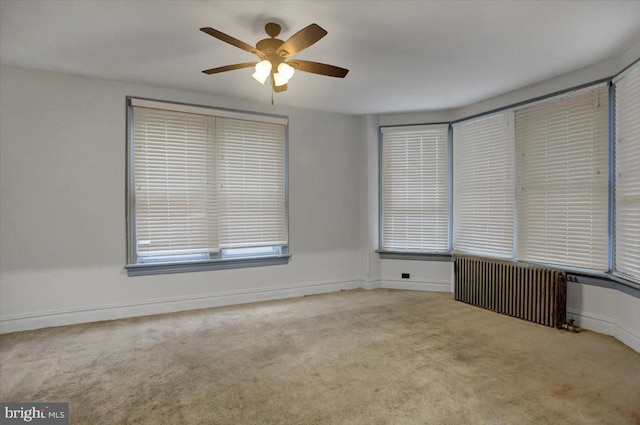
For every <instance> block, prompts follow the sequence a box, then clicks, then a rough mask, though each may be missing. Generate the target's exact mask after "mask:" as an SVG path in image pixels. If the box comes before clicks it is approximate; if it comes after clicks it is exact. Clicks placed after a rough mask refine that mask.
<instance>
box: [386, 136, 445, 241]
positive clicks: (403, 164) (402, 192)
mask: <svg viewBox="0 0 640 425" xmlns="http://www.w3.org/2000/svg"><path fill="white" fill-rule="evenodd" d="M382 133H383V136H382V186H383V188H382V199H383V206H382V208H383V212H382V214H383V225H382V227H383V228H382V233H383V234H382V249H384V250H389V251H417V252H443V251H444V252H446V251H447V250H448V242H447V239H448V232H449V230H448V216H449V214H448V212H449V208H448V177H449V172H448V167H449V164H448V127H447V126H443V125H437V126H415V127H393V128H392V127H389V128H383V129H382Z"/></svg>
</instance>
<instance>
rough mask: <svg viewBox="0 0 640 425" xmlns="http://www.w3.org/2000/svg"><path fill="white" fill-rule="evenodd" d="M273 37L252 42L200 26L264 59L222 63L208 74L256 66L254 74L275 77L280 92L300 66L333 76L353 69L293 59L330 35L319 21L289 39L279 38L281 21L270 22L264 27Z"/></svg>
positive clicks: (263, 79)
mask: <svg viewBox="0 0 640 425" xmlns="http://www.w3.org/2000/svg"><path fill="white" fill-rule="evenodd" d="M264 30H265V32H266V33H267V35H269V37H270V38H265V39H262V40H260V41H258V43H257V44H256V47H253V46H251V45H250V44H247V43H245V42H243V41H240V40H238V39H236V38H233V37H231V36H230V35H227V34H225V33H223V32H220V31H218V30H216V29H213V28H209V27H206V28H200V31H202V32H205V33H207V34H209V35H210V36H212V37H215V38H217V39H218V40H221V41H224V42H225V43H228V44H231V45H232V46H235V47H238V48H240V49H242V50H245V51H247V52H249V53H252V54H254V55H256V56H258V58H259V59H260V60H259V61H257V62H245V63H238V64H234V65H227V66H221V67H218V68H212V69H206V70H204V71H202V72H203V73H205V74H208V75H211V74H218V73H220V72H226V71H233V70H235V69H242V68H250V67H255V72H254V73H253V74H251V76H252V77H253V78H254V79H255V80H256V81H258V82H259V83H260V84H264V83H265V82H266V81H267V79H269V80H270V81H271V88H272V92H273V91H275V92H276V93H279V92H283V91H285V90H287V83H288V82H289V80H290V79H291V77H293V74H294V73H295V71H296V70H298V71H304V72H310V73H312V74H318V75H326V76H329V77H336V78H344V77H345V76H346V75H347V73H348V72H349V70H348V69H344V68H340V67H337V66H333V65H327V64H324V63H318V62H310V61H304V60H299V59H296V60H289V59H291V57H292V56H293V55H295V54H296V53H299V52H301V51H302V50H304V49H306V48H307V47H309V46H311V45H313V44H315V43H316V42H318V41H319V40H320V39H321V38H322V37H324V36H325V35H327V31H325V30H324V29H322V28H321V27H320V26H319V25H317V24H311V25H309V26H307V27H305V28H303V29H302V30H300V31H298V32H297V33H295V34H294V35H292V36H291V37H290V38H289V39H288V40H287V41H283V40H280V39H277V38H276V37H277V36H278V35H279V34H280V30H281V28H280V25H278V24H275V23H272V22H270V23H268V24H267V25H265V27H264Z"/></svg>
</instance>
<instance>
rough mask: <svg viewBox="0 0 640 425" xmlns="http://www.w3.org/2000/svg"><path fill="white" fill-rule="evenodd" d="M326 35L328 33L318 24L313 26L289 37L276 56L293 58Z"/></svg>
mask: <svg viewBox="0 0 640 425" xmlns="http://www.w3.org/2000/svg"><path fill="white" fill-rule="evenodd" d="M325 35H327V32H326V31H325V30H324V29H322V27H320V26H319V25H317V24H311V25H309V26H308V27H306V28H303V29H301V30H300V31H298V32H297V33H295V34H293V35H292V36H291V37H289V39H288V40H287V41H285V42H284V43H282V45H281V46H280V47H278V50H276V54H278V55H280V56H281V57H283V58H286V57H289V56H293V55H295V54H296V53H298V52H301V51H303V50H304V49H306V48H307V47H309V46H311V45H312V44H314V43H316V42H317V41H318V40H320V39H321V38H322V37H324V36H325Z"/></svg>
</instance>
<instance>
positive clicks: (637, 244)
mask: <svg viewBox="0 0 640 425" xmlns="http://www.w3.org/2000/svg"><path fill="white" fill-rule="evenodd" d="M615 87H616V144H615V152H616V156H615V163H616V178H615V199H616V202H615V204H616V205H615V271H616V272H618V273H620V274H622V275H625V276H628V277H631V278H633V279H634V280H636V281H640V66H636V67H635V68H633V69H631V70H630V71H629V72H628V73H627V74H626V75H625V76H624V77H623V78H622V79H620V80H619V81H617V82H616V86H615Z"/></svg>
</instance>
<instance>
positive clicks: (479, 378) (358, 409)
mask: <svg viewBox="0 0 640 425" xmlns="http://www.w3.org/2000/svg"><path fill="white" fill-rule="evenodd" d="M0 354H1V357H0V363H1V369H0V372H1V375H0V400H1V401H3V402H10V401H18V402H23V401H29V402H39V401H46V402H53V401H62V402H70V403H71V404H70V406H71V409H70V416H71V423H72V424H296V425H297V424H363V425H372V424H465V425H466V424H487V425H489V424H491V425H499V424H518V425H520V424H536V425H540V424H563V425H569V424H580V425H583V424H594V425H595V424H598V425H600V424H612V425H623V424H640V354H639V353H637V352H635V351H633V350H632V349H630V348H629V347H626V346H624V345H623V344H621V343H620V342H618V341H616V340H615V339H613V338H610V337H606V336H603V335H599V334H596V333H592V332H582V333H579V334H570V333H568V332H565V331H558V330H556V329H552V328H547V327H544V326H540V325H535V324H532V323H528V322H524V321H521V320H518V319H514V318H510V317H506V316H501V315H498V314H495V313H492V312H489V311H485V310H482V309H479V308H477V307H472V306H468V305H466V304H462V303H459V302H456V301H454V300H453V299H452V296H451V295H448V294H435V293H424V292H412V291H393V290H374V291H363V290H357V291H347V292H340V293H335V294H328V295H318V296H311V297H305V298H297V299H291V300H286V301H275V302H266V303H256V304H250V305H243V306H234V307H225V308H217V309H206V310H199V311H194V312H185V313H177V314H169V315H162V316H154V317H145V318H137V319H126V320H118V321H112V322H102V323H96V324H87V325H77V326H68V327H60V328H51V329H44V330H38V331H30V332H21V333H14V334H8V335H3V336H1V337H0Z"/></svg>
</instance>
